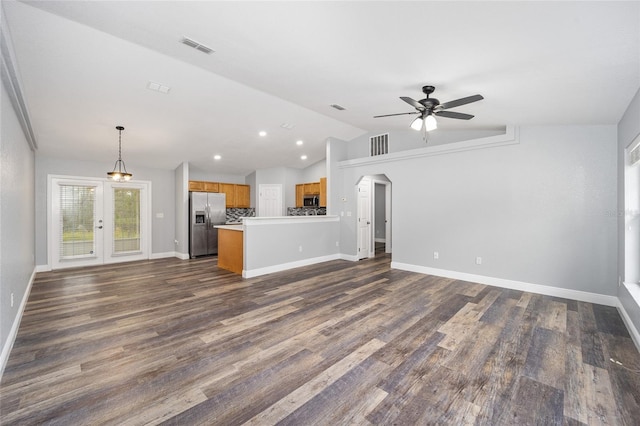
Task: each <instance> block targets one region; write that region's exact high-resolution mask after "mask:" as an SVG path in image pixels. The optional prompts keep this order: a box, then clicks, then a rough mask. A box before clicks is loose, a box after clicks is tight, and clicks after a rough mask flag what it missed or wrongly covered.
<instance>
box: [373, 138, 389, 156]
mask: <svg viewBox="0 0 640 426" xmlns="http://www.w3.org/2000/svg"><path fill="white" fill-rule="evenodd" d="M369 145H370V146H371V149H370V153H371V156H372V157H373V156H374V155H383V154H388V153H389V133H383V134H381V135H378V136H371V137H370V138H369Z"/></svg>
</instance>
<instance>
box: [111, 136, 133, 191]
mask: <svg viewBox="0 0 640 426" xmlns="http://www.w3.org/2000/svg"><path fill="white" fill-rule="evenodd" d="M116 129H118V159H117V160H116V164H115V165H114V166H113V171H111V172H108V173H107V176H109V177H110V178H111V179H113V180H114V181H116V182H124V181H128V180H130V179H131V178H132V177H133V175H132V174H131V173H128V172H127V167H126V166H125V165H124V161H122V131H123V130H124V127H122V126H116Z"/></svg>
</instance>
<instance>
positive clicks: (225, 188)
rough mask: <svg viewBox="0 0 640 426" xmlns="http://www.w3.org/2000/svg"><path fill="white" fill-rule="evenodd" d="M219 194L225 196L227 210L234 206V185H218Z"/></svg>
mask: <svg viewBox="0 0 640 426" xmlns="http://www.w3.org/2000/svg"><path fill="white" fill-rule="evenodd" d="M219 189H220V192H221V193H223V194H224V195H225V196H226V201H227V208H229V207H235V206H236V184H235V183H222V182H221V183H220V185H219Z"/></svg>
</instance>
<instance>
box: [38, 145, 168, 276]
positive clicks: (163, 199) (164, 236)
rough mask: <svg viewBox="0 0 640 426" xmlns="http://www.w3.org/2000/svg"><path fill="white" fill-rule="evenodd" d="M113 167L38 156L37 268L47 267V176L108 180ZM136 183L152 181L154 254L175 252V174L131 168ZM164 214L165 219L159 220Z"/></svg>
mask: <svg viewBox="0 0 640 426" xmlns="http://www.w3.org/2000/svg"><path fill="white" fill-rule="evenodd" d="M111 168H112V166H111V165H110V163H109V161H107V160H105V161H74V160H66V159H62V158H54V157H47V156H43V155H36V181H35V184H36V206H35V208H36V217H35V220H36V264H37V265H47V262H48V259H47V197H48V194H47V176H48V175H49V174H53V175H66V176H80V177H96V178H101V179H102V178H105V177H106V173H107V171H110V170H111ZM127 169H128V170H129V172H131V173H133V179H134V180H146V181H151V193H152V195H151V196H152V204H151V212H152V223H151V238H152V245H151V254H152V255H153V254H154V253H156V254H159V253H172V252H174V251H175V246H174V239H175V234H176V232H175V223H176V220H175V217H176V216H175V214H176V200H175V194H176V191H175V184H176V174H175V171H173V170H160V169H144V168H140V167H136V166H135V165H131V166H129V167H128V168H127ZM157 213H163V215H164V217H163V218H158V217H156V214H157Z"/></svg>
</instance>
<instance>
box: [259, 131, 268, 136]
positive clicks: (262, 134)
mask: <svg viewBox="0 0 640 426" xmlns="http://www.w3.org/2000/svg"><path fill="white" fill-rule="evenodd" d="M258 134H259V135H260V136H267V132H265V131H264V130H262V131H261V132H260V133H258Z"/></svg>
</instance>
